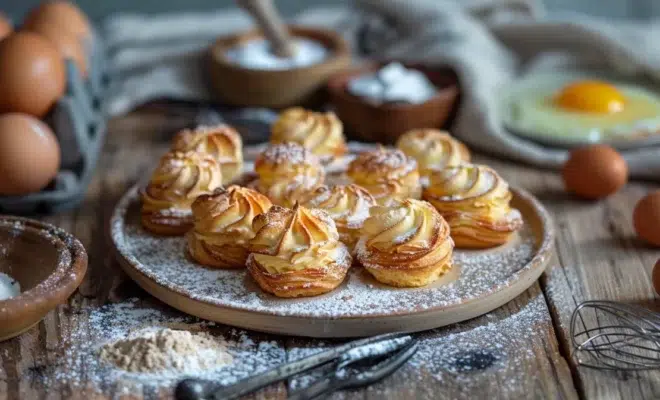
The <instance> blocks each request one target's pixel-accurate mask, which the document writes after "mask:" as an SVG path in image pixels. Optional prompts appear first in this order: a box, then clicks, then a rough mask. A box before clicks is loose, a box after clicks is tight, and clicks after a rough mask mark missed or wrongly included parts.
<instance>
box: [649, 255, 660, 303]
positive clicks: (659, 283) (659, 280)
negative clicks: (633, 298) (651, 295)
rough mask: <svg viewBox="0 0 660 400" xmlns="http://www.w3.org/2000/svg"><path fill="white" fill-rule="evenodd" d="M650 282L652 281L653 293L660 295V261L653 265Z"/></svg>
mask: <svg viewBox="0 0 660 400" xmlns="http://www.w3.org/2000/svg"><path fill="white" fill-rule="evenodd" d="M651 280H652V281H653V288H654V289H655V292H656V293H657V294H659V295H660V260H658V262H657V263H655V267H653V274H652V275H651Z"/></svg>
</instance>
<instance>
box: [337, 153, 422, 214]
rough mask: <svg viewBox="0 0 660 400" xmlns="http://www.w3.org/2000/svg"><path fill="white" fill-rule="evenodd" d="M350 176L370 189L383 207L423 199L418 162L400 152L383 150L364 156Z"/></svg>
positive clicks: (354, 163)
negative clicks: (410, 199)
mask: <svg viewBox="0 0 660 400" xmlns="http://www.w3.org/2000/svg"><path fill="white" fill-rule="evenodd" d="M347 175H348V177H349V178H350V179H352V180H353V182H354V183H356V184H358V185H360V186H362V187H364V188H365V189H367V190H368V191H369V193H371V194H372V195H373V196H374V198H375V199H376V201H377V202H378V204H379V205H389V204H393V203H394V201H395V200H404V199H407V198H413V199H419V198H420V197H421V195H422V186H421V184H420V181H419V172H418V171H417V162H416V161H415V159H413V158H410V157H408V156H406V155H405V154H404V153H403V152H402V151H401V150H398V149H387V148H385V147H382V146H381V147H379V148H378V149H376V150H372V151H366V152H363V153H360V154H359V155H358V156H357V157H356V158H355V159H354V160H353V161H351V163H350V164H349V165H348V171H347Z"/></svg>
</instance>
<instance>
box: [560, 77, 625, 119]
mask: <svg viewBox="0 0 660 400" xmlns="http://www.w3.org/2000/svg"><path fill="white" fill-rule="evenodd" d="M554 103H555V104H556V105H557V106H559V107H561V108H564V109H566V110H569V111H577V112H588V113H597V114H611V113H616V112H619V111H623V108H624V105H625V98H624V96H623V94H621V92H620V91H619V90H618V89H617V88H616V87H615V86H614V85H610V84H609V83H605V82H599V81H578V82H573V83H571V84H570V85H567V86H564V88H563V89H562V90H561V91H560V92H559V93H558V94H557V95H556V96H555V98H554Z"/></svg>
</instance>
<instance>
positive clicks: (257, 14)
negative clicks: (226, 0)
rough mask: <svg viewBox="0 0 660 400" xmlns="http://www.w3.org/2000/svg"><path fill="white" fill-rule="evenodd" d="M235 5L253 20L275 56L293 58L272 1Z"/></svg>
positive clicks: (250, 0)
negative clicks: (268, 42)
mask: <svg viewBox="0 0 660 400" xmlns="http://www.w3.org/2000/svg"><path fill="white" fill-rule="evenodd" d="M237 3H238V5H239V6H241V7H243V9H245V10H246V11H247V12H248V13H249V14H250V15H251V16H252V18H254V19H255V21H256V22H257V24H258V25H259V27H260V28H261V30H262V32H263V33H264V35H265V36H266V38H267V39H268V40H269V41H270V43H271V45H272V46H273V52H274V53H275V54H276V55H277V56H279V57H287V58H289V57H293V55H294V54H295V48H294V46H293V43H292V41H291V36H290V35H289V31H288V30H287V28H286V25H285V24H284V22H283V21H282V17H280V15H279V13H278V12H277V9H276V8H275V5H274V4H273V0H237Z"/></svg>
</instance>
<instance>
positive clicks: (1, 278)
mask: <svg viewBox="0 0 660 400" xmlns="http://www.w3.org/2000/svg"><path fill="white" fill-rule="evenodd" d="M20 293H21V285H20V284H19V283H18V281H17V280H16V279H14V278H12V277H11V276H9V275H7V274H3V273H2V272H0V300H6V299H10V298H12V297H14V296H18V295H19V294H20Z"/></svg>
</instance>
